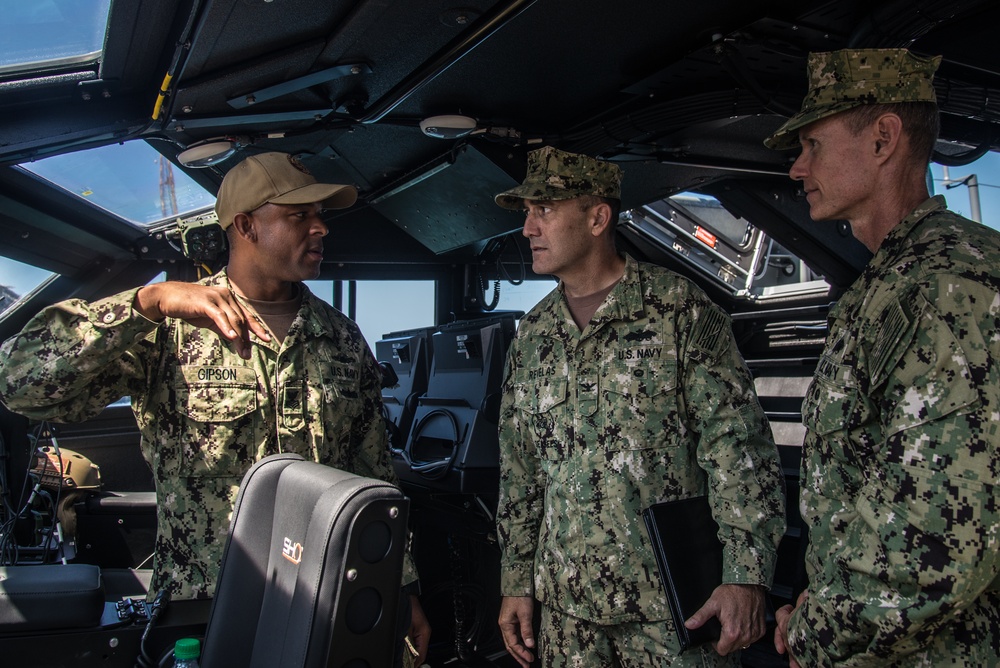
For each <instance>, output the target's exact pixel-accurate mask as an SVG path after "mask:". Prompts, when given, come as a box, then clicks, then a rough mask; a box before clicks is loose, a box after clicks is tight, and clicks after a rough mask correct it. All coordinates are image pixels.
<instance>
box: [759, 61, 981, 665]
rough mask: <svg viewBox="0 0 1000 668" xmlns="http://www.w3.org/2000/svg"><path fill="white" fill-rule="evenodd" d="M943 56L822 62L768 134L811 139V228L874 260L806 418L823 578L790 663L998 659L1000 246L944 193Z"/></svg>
mask: <svg viewBox="0 0 1000 668" xmlns="http://www.w3.org/2000/svg"><path fill="white" fill-rule="evenodd" d="M939 61H940V58H921V57H918V56H916V55H914V54H912V53H909V52H908V51H906V50H905V49H859V50H843V51H835V52H832V53H816V54H811V55H810V56H809V64H808V69H809V93H808V94H807V95H806V99H805V101H804V102H803V104H802V111H801V112H800V113H799V114H796V115H795V116H793V117H792V118H791V119H790V120H789V121H788V122H787V123H786V124H785V125H783V126H782V127H781V128H780V129H779V130H778V132H776V133H775V134H774V135H773V136H772V137H770V138H769V139H768V140H767V141H766V142H765V143H767V145H769V146H771V147H774V148H779V149H780V148H791V147H793V146H801V149H802V153H801V155H800V156H799V157H798V159H797V160H796V161H795V163H794V165H793V166H792V168H791V171H790V176H791V177H792V178H793V179H795V180H798V181H801V182H802V187H803V189H804V190H805V193H806V199H807V201H808V203H809V207H810V216H811V217H812V218H813V219H815V220H830V219H839V220H847V221H848V222H849V223H850V225H851V229H852V230H853V232H854V235H855V237H857V238H858V239H859V240H860V241H861V242H862V243H864V244H865V245H866V246H867V247H868V249H869V250H871V251H872V253H874V257H873V258H872V260H871V261H870V262H869V264H868V266H867V268H866V269H865V270H864V272H863V273H862V275H861V276H860V277H859V278H858V279H857V281H856V282H855V283H854V285H853V286H851V288H850V290H849V291H848V292H847V293H846V294H845V295H844V296H843V297H841V299H840V300H839V301H838V303H837V304H836V305H835V306H834V308H833V309H832V310H831V312H830V314H829V333H828V336H827V344H826V349H825V350H824V351H823V355H822V357H821V358H820V362H819V364H818V366H817V369H816V375H815V378H814V379H813V382H812V385H811V386H810V388H809V390H808V392H807V394H806V397H805V402H804V404H803V407H802V413H803V422H804V423H805V425H806V428H807V433H806V438H805V443H804V446H803V455H802V483H801V484H802V489H801V506H802V511H803V517H804V519H805V521H806V523H807V525H808V527H809V546H808V552H807V555H806V567H807V573H808V576H809V585H808V587H807V589H806V591H805V592H804V593H803V595H802V596H800V597H799V600H798V601H797V605H796V606H795V607H794V608H793V607H792V606H785V607H784V608H782V609H780V610H778V611H777V615H776V617H777V621H778V629H777V631H776V633H775V645H776V646H777V648H778V650H779V651H786V650H787V651H788V652H789V653H790V654H791V658H792V661H791V664H792V665H793V666H797V665H802V666H840V665H850V666H862V665H865V666H944V665H948V666H996V665H1000V550H998V548H997V527H998V526H1000V495H998V493H997V481H998V480H1000V431H998V429H1000V427H998V425H1000V422H998V420H997V417H996V416H997V415H998V413H1000V331H998V325H1000V321H998V318H997V312H998V304H1000V298H998V293H997V289H998V286H1000V234H997V233H996V232H994V231H993V230H990V229H988V228H986V227H984V226H982V225H979V224H977V223H973V222H972V221H969V220H965V219H964V218H961V217H960V216H958V215H956V214H954V213H952V212H950V211H948V210H947V209H946V208H945V202H944V198H943V197H940V196H936V197H929V195H928V192H927V185H926V184H927V181H926V173H927V165H928V160H929V158H930V156H931V152H932V150H933V147H934V143H935V141H936V139H937V129H938V110H937V105H936V100H935V94H934V87H933V82H932V79H933V74H934V71H935V70H936V68H937V65H938V63H939Z"/></svg>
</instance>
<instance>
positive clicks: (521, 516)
mask: <svg viewBox="0 0 1000 668" xmlns="http://www.w3.org/2000/svg"><path fill="white" fill-rule="evenodd" d="M517 344H518V342H517V340H516V339H515V341H514V342H513V343H512V344H511V346H510V349H509V351H508V355H507V368H506V372H505V374H504V382H503V389H502V393H503V396H502V399H501V403H500V500H499V504H498V509H497V533H498V535H499V538H500V550H501V557H500V593H501V594H502V595H503V596H533V595H534V591H535V589H534V563H535V549H536V547H537V544H538V533H539V527H540V525H541V522H542V508H543V502H544V498H543V495H542V490H543V489H544V482H543V481H542V480H541V474H540V469H539V466H538V462H537V457H536V455H535V444H534V442H533V441H532V439H531V433H530V430H529V429H526V428H524V425H523V424H522V422H521V419H520V415H519V412H518V410H517V403H518V396H517V385H516V383H515V382H514V369H515V368H516V364H517V360H518V355H517Z"/></svg>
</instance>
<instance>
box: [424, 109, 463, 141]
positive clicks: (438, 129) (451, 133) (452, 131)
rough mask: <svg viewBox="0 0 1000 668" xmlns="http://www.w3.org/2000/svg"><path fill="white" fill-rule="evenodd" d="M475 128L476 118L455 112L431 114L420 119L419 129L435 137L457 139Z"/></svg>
mask: <svg viewBox="0 0 1000 668" xmlns="http://www.w3.org/2000/svg"><path fill="white" fill-rule="evenodd" d="M475 129H476V119H474V118H469V117H468V116H459V115H457V114H452V115H444V116H431V117H430V118H425V119H424V120H422V121H420V130H421V132H423V133H424V134H425V135H427V136H428V137H434V138H435V139H458V138H459V137H464V136H465V135H467V134H469V133H470V132H472V131H473V130H475Z"/></svg>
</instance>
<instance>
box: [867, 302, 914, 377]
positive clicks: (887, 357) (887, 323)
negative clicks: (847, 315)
mask: <svg viewBox="0 0 1000 668" xmlns="http://www.w3.org/2000/svg"><path fill="white" fill-rule="evenodd" d="M914 306H917V303H916V300H914V302H913V303H912V304H911V303H904V301H903V300H901V299H894V300H892V301H891V302H889V303H888V304H887V305H886V307H885V308H883V309H882V311H881V312H880V313H879V314H878V315H877V316H876V317H875V320H874V322H873V323H872V324H873V325H874V328H873V329H874V332H873V334H874V336H873V337H872V339H871V340H872V341H873V344H872V347H871V352H870V353H869V363H868V372H869V375H870V377H871V379H872V385H873V386H875V387H877V386H878V385H879V384H880V383H881V381H882V379H883V378H884V376H885V374H886V371H887V370H889V369H891V368H893V367H894V366H895V365H896V362H898V360H899V356H900V355H901V350H905V349H906V347H907V345H908V344H909V337H908V336H906V333H907V332H908V331H911V330H912V327H913V323H914V322H915V321H916V319H917V316H916V314H914V312H913V307H914Z"/></svg>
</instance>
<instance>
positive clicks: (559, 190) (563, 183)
mask: <svg viewBox="0 0 1000 668" xmlns="http://www.w3.org/2000/svg"><path fill="white" fill-rule="evenodd" d="M621 183H622V170H621V168H620V167H618V165H616V164H614V163H611V162H607V161H606V160H598V159H597V158H591V157H590V156H589V155H581V154H579V153H567V152H566V151H560V150H559V149H556V148H552V147H551V146H546V147H545V148H540V149H536V150H534V151H532V152H531V153H529V154H528V173H527V175H526V176H525V177H524V183H522V184H521V185H519V186H518V187H516V188H512V189H510V190H507V191H506V192H502V193H500V194H499V195H497V196H496V203H497V204H499V205H500V206H502V207H503V208H505V209H514V210H517V209H520V208H522V207H523V206H524V200H526V199H529V200H536V199H541V200H552V201H556V200H561V199H573V198H574V197H579V196H581V195H596V196H598V197H608V198H610V199H621Z"/></svg>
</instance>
